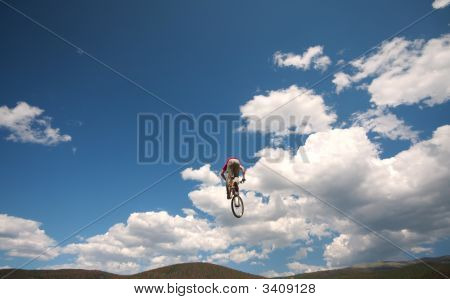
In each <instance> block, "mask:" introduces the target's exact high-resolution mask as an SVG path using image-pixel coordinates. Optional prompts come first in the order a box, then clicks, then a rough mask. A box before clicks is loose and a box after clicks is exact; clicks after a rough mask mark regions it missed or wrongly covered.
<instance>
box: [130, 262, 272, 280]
mask: <svg viewBox="0 0 450 299" xmlns="http://www.w3.org/2000/svg"><path fill="white" fill-rule="evenodd" d="M128 278H185V279H190V278H203V279H225V278H264V277H262V276H257V275H253V274H249V273H245V272H241V271H238V270H234V269H231V268H227V267H224V266H219V265H214V264H210V263H185V264H177V265H171V266H167V267H162V268H158V269H153V270H149V271H145V272H141V273H138V274H134V275H130V276H129V277H128Z"/></svg>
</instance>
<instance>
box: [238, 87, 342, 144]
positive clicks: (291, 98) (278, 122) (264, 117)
mask: <svg viewBox="0 0 450 299" xmlns="http://www.w3.org/2000/svg"><path fill="white" fill-rule="evenodd" d="M284 104H286V105H284ZM283 105H284V106H283ZM275 109H276V111H274V110H275ZM240 111H241V116H242V118H243V119H245V120H246V121H247V125H246V129H247V130H249V131H260V132H265V133H274V134H277V135H288V134H290V133H297V134H310V133H313V132H319V131H324V130H328V129H330V126H331V124H333V123H334V122H335V121H336V118H337V116H336V114H335V113H334V112H332V111H331V108H330V107H328V106H326V105H325V102H324V100H323V98H322V96H320V95H317V94H315V93H314V91H312V90H308V89H305V88H301V87H297V86H296V85H292V86H290V87H289V88H287V89H280V90H272V91H270V92H268V93H267V94H265V95H257V96H255V97H253V98H252V99H251V100H249V101H248V102H247V103H245V104H244V105H242V106H241V107H240Z"/></svg>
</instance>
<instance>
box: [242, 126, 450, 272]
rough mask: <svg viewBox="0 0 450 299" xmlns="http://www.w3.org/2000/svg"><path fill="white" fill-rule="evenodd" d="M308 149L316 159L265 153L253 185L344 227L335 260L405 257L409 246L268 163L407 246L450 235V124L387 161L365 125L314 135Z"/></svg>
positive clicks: (333, 247)
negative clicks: (288, 197) (294, 198)
mask: <svg viewBox="0 0 450 299" xmlns="http://www.w3.org/2000/svg"><path fill="white" fill-rule="evenodd" d="M304 149H305V151H306V152H307V153H308V158H309V163H305V162H304V161H303V159H301V156H300V154H299V152H297V153H296V154H295V155H293V154H291V153H290V152H288V151H284V150H282V149H265V150H263V151H261V152H260V157H261V158H260V160H259V161H258V162H257V163H256V164H255V165H254V166H253V167H251V168H249V169H248V171H247V177H248V186H247V187H248V188H251V189H254V190H259V192H262V193H264V194H267V196H269V197H271V196H272V194H274V193H277V194H291V195H297V196H298V197H299V198H300V199H301V200H302V204H301V210H302V211H301V212H299V215H300V216H301V217H305V218H306V219H308V223H312V224H318V223H320V224H322V225H324V227H325V229H326V230H331V231H333V232H336V233H338V236H337V237H335V238H334V239H333V241H332V242H331V243H330V244H329V246H327V248H326V251H325V254H324V257H325V259H326V261H327V265H328V266H330V267H336V266H346V265H351V264H353V263H354V262H359V261H376V260H380V259H388V258H395V257H397V258H398V257H399V256H400V255H401V252H400V251H399V250H398V249H397V248H395V247H393V246H392V245H390V244H388V243H387V242H385V241H383V240H381V239H379V238H377V237H376V236H375V235H373V234H371V233H369V232H367V231H366V230H365V229H363V228H361V227H359V226H358V225H356V224H355V223H353V222H352V221H350V220H349V219H347V218H346V217H343V216H342V215H341V214H340V213H337V212H336V211H335V210H334V209H332V208H329V207H327V206H325V205H323V204H321V203H320V202H319V201H318V200H317V199H314V198H308V195H307V194H303V192H302V190H301V189H300V188H298V187H296V186H294V185H292V184H291V183H289V182H288V181H287V180H286V179H284V178H282V177H279V176H278V175H276V174H275V173H274V172H272V171H270V170H268V168H267V167H270V168H271V169H273V170H275V171H276V172H277V173H279V174H281V175H282V176H284V177H286V178H289V180H290V181H292V182H294V183H295V184H297V185H298V186H302V187H304V188H306V189H307V190H309V191H311V192H312V193H313V194H316V195H317V196H318V197H319V198H321V199H323V200H326V201H327V202H328V203H330V204H332V205H334V206H335V207H338V208H339V209H340V210H342V211H345V212H346V213H347V214H348V215H351V216H352V217H353V218H355V219H358V220H360V221H361V222H363V223H365V224H366V225H368V226H369V227H371V228H372V229H374V230H376V231H378V232H380V233H381V234H383V235H385V236H386V237H388V238H390V239H391V240H392V241H394V242H395V243H397V244H399V245H400V246H401V247H403V248H405V249H406V250H411V251H412V250H413V249H415V248H417V247H425V248H427V247H429V245H430V244H433V243H434V242H436V241H437V240H439V239H440V238H443V237H445V236H448V235H449V233H450V229H449V227H450V204H449V202H448V200H447V199H448V197H449V196H450V188H449V186H448V178H449V177H450V169H449V168H450V167H449V166H448V163H446V161H447V160H448V159H449V157H450V150H449V149H450V126H448V125H447V126H442V127H440V128H438V129H437V130H436V131H435V132H434V134H433V137H432V138H431V139H429V140H425V141H421V142H418V143H416V144H414V145H412V146H411V147H410V148H409V149H407V150H404V151H402V152H400V153H398V154H397V155H395V156H393V157H390V158H386V159H381V158H380V157H379V149H378V147H377V145H375V144H373V143H372V142H371V141H370V140H369V139H368V138H367V136H366V133H365V130H364V129H363V128H360V127H352V128H348V129H334V130H330V131H327V132H319V133H315V134H312V135H310V136H309V137H308V139H307V140H306V143H305V146H304ZM274 157H278V158H276V159H275V158H274ZM270 200H272V198H270ZM270 200H269V202H270ZM296 209H297V207H291V208H290V211H294V210H296ZM403 258H404V256H403Z"/></svg>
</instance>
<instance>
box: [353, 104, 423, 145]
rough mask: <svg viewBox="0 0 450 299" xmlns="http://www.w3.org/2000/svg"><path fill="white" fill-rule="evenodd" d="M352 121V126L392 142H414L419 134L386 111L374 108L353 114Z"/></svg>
mask: <svg viewBox="0 0 450 299" xmlns="http://www.w3.org/2000/svg"><path fill="white" fill-rule="evenodd" d="M352 119H353V125H356V126H361V127H363V128H365V129H366V130H367V131H373V132H375V133H378V134H379V135H381V136H383V137H387V138H389V139H392V140H397V139H401V140H410V141H412V142H416V141H417V140H418V138H419V132H417V131H414V130H413V129H412V128H411V127H410V126H408V125H406V124H405V122H404V121H403V120H402V119H399V118H397V116H396V115H395V114H393V113H392V112H390V111H389V110H388V109H383V108H376V109H369V110H367V111H366V112H362V113H361V112H359V113H354V114H353V115H352Z"/></svg>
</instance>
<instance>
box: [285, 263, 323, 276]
mask: <svg viewBox="0 0 450 299" xmlns="http://www.w3.org/2000/svg"><path fill="white" fill-rule="evenodd" d="M287 267H288V268H289V270H292V271H293V272H295V274H300V273H309V272H316V271H322V270H326V269H327V268H326V267H322V266H315V265H308V264H302V263H299V262H292V263H288V264H287Z"/></svg>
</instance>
